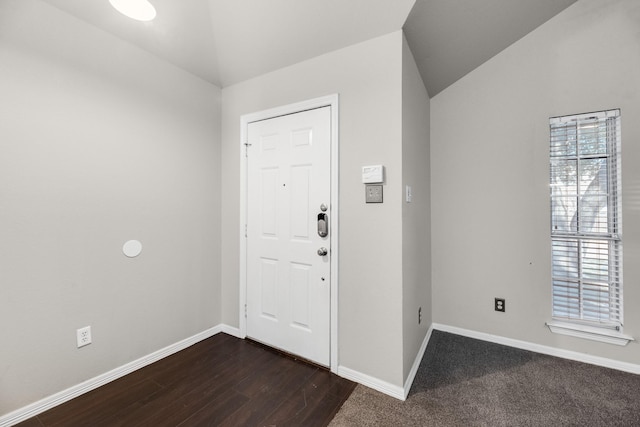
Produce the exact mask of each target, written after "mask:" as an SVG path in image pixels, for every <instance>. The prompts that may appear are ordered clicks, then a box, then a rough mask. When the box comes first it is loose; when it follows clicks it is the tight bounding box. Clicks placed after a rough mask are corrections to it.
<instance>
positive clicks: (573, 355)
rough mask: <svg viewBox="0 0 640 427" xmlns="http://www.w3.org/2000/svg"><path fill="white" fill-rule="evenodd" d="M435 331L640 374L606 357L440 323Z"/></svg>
mask: <svg viewBox="0 0 640 427" xmlns="http://www.w3.org/2000/svg"><path fill="white" fill-rule="evenodd" d="M433 329H437V330H439V331H443V332H450V333H452V334H456V335H462V336H465V337H469V338H475V339H478V340H482V341H488V342H492V343H496V344H502V345H507V346H509V347H515V348H519V349H522V350H529V351H534V352H536V353H541V354H547V355H549V356H555V357H561V358H563V359H569V360H575V361H577V362H583V363H589V364H591V365H597V366H603V367H605V368H611V369H616V370H618V371H623V372H629V373H632V374H640V365H638V364H635V363H628V362H621V361H619V360H613V359H607V358H605V357H598V356H592V355H590V354H585V353H578V352H576V351H569V350H563V349H560V348H555V347H548V346H545V345H540V344H534V343H531V342H527V341H520V340H515V339H512V338H505V337H501V336H498V335H491V334H486V333H484V332H476V331H471V330H468V329H462V328H458V327H455V326H448V325H441V324H438V323H434V324H433Z"/></svg>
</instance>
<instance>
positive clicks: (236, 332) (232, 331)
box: [219, 324, 246, 339]
mask: <svg viewBox="0 0 640 427" xmlns="http://www.w3.org/2000/svg"><path fill="white" fill-rule="evenodd" d="M219 326H220V328H222V332H224V333H225V334H227V335H231V336H232V337H236V338H240V339H245V338H246V336H245V335H242V334H241V333H240V329H239V328H235V327H233V326H229V325H225V324H221V325H219Z"/></svg>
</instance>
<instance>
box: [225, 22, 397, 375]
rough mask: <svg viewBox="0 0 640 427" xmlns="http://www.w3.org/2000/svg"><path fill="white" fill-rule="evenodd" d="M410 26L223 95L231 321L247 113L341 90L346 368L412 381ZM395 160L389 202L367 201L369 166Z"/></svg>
mask: <svg viewBox="0 0 640 427" xmlns="http://www.w3.org/2000/svg"><path fill="white" fill-rule="evenodd" d="M401 79H402V32H401V31H398V32H395V33H392V34H389V35H386V36H383V37H379V38H376V39H373V40H370V41H367V42H364V43H360V44H357V45H354V46H351V47H348V48H345V49H341V50H338V51H335V52H332V53H329V54H326V55H322V56H320V57H317V58H314V59H311V60H309V61H305V62H302V63H299V64H297V65H294V66H291V67H287V68H284V69H281V70H279V71H276V72H273V73H269V74H266V75H264V76H261V77H258V78H255V79H252V80H249V81H247V82H244V83H240V84H237V85H234V86H230V87H227V88H224V89H223V91H222V105H223V110H222V180H223V182H224V183H225V185H224V186H223V188H222V203H223V205H222V207H223V217H222V242H223V248H224V250H223V253H222V295H223V313H222V314H223V318H222V320H223V322H224V323H226V324H229V325H232V326H238V320H239V319H238V304H239V302H238V298H239V297H238V281H239V277H238V271H239V261H238V255H239V218H240V212H239V206H240V199H239V196H240V188H239V181H240V180H239V177H240V116H241V115H243V114H247V113H252V112H256V111H260V110H264V109H268V108H272V107H276V106H280V105H286V104H290V103H294V102H299V101H304V100H307V99H311V98H315V97H320V96H325V95H330V94H333V93H339V95H340V272H339V274H340V284H339V286H340V289H339V295H338V299H339V306H340V311H339V322H338V328H339V355H338V357H339V364H340V366H343V367H347V368H350V369H353V370H355V371H358V372H360V373H363V374H366V375H370V376H373V377H375V378H377V379H379V380H382V381H386V382H388V383H390V384H393V385H396V386H402V385H403V373H402V350H403V344H402V323H401V322H402V251H401V250H400V248H401V247H402V204H401V200H402V189H401V188H402V158H401V149H400V147H401V138H402V121H401V112H402V105H401V103H402V93H401V90H402V87H401ZM371 164H384V165H385V166H386V172H387V181H386V185H385V187H384V200H385V203H383V204H365V203H364V185H363V184H362V180H361V167H362V166H366V165H371Z"/></svg>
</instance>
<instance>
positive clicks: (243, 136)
mask: <svg viewBox="0 0 640 427" xmlns="http://www.w3.org/2000/svg"><path fill="white" fill-rule="evenodd" d="M338 103H339V96H338V94H334V95H328V96H324V97H320V98H314V99H310V100H307V101H302V102H297V103H294V104H288V105H283V106H280V107H276V108H271V109H268V110H263V111H258V112H255V113H250V114H245V115H242V116H241V117H240V236H239V237H240V282H239V300H240V306H239V318H240V319H239V325H240V336H241V338H243V339H244V338H246V337H247V313H246V304H247V235H246V230H247V209H248V206H249V203H248V200H247V173H248V167H247V162H248V159H247V156H246V146H245V144H247V141H248V126H249V124H250V123H253V122H257V121H261V120H268V119H273V118H275V117H280V116H285V115H289V114H295V113H300V112H303V111H307V110H313V109H316V108H322V107H330V108H331V116H330V117H331V123H330V135H331V166H330V167H331V210H330V212H331V217H330V226H331V244H330V246H329V250H330V254H331V257H330V268H331V286H330V292H331V298H330V315H329V316H330V318H329V321H330V324H331V326H330V328H329V333H330V339H329V342H330V344H329V345H330V347H331V348H330V353H329V354H330V366H329V368H330V369H331V372H333V373H337V372H338V289H339V287H338V259H339V256H338V248H339V245H338V239H339V236H340V233H339V231H338V230H339V228H338V225H339V224H338V223H339V221H338V217H339V212H340V211H339V209H338V203H339V197H338V189H339V185H338V184H339V181H338V180H339V175H340V174H339V166H340V164H339V155H338V154H339V152H338V148H339V143H338V142H339V122H338V119H339V112H338Z"/></svg>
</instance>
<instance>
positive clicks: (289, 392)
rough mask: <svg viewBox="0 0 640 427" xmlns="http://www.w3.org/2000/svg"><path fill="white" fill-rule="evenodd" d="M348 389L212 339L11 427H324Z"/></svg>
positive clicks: (252, 346) (317, 373) (310, 368)
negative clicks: (16, 426)
mask: <svg viewBox="0 0 640 427" xmlns="http://www.w3.org/2000/svg"><path fill="white" fill-rule="evenodd" d="M354 388H355V383H353V382H351V381H348V380H345V379H343V378H340V377H338V376H336V375H333V374H332V373H331V372H329V371H327V370H325V369H322V368H319V367H317V366H314V365H311V364H308V363H305V362H302V361H299V360H295V359H294V358H292V357H290V356H287V355H283V354H281V353H278V352H277V351H275V350H272V349H269V348H267V347H264V346H262V345H260V344H257V343H254V342H252V341H247V340H240V339H237V338H234V337H231V336H229V335H225V334H218V335H215V336H213V337H211V338H209V339H207V340H204V341H202V342H200V343H198V344H195V345H193V346H191V347H189V348H187V349H185V350H183V351H181V352H178V353H176V354H174V355H171V356H169V357H166V358H164V359H162V360H160V361H158V362H156V363H154V364H152V365H149V366H146V367H144V368H142V369H139V370H138V371H136V372H133V373H131V374H129V375H127V376H125V377H122V378H119V379H117V380H115V381H113V382H111V383H109V384H106V385H104V386H102V387H100V388H97V389H95V390H93V391H91V392H89V393H86V394H84V395H82V396H79V397H77V398H76V399H73V400H71V401H69V402H66V403H64V404H62V405H60V406H57V407H55V408H53V409H50V410H49V411H46V412H43V413H42V414H40V415H38V416H36V417H33V418H31V419H29V420H26V421H24V422H22V423H20V424H18V426H20V427H49V426H65V427H66V426H73V427H75V426H91V427H97V426H305V427H307V426H326V425H327V424H328V423H329V422H330V421H331V419H332V418H333V416H334V415H335V414H336V412H337V411H338V409H339V408H340V406H342V403H344V401H345V400H346V399H347V398H348V397H349V395H350V394H351V392H352V391H353V389H354Z"/></svg>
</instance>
